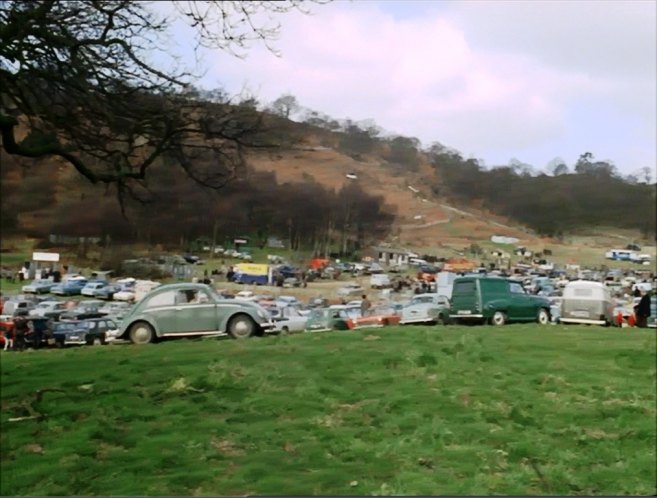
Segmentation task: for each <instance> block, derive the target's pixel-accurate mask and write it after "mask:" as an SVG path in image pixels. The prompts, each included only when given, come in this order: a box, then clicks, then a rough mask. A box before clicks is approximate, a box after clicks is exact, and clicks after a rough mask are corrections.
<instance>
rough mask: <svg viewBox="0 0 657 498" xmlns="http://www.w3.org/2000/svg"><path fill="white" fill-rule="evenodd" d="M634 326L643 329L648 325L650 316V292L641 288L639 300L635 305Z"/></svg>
mask: <svg viewBox="0 0 657 498" xmlns="http://www.w3.org/2000/svg"><path fill="white" fill-rule="evenodd" d="M635 314H636V326H637V327H639V328H642V329H645V328H646V327H647V326H648V317H649V316H650V294H649V293H647V292H646V291H644V290H641V301H639V304H637V305H636V308H635Z"/></svg>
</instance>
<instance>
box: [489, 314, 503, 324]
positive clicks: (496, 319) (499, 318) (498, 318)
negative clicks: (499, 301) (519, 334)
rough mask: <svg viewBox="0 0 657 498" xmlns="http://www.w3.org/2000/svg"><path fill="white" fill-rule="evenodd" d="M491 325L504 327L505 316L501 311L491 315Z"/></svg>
mask: <svg viewBox="0 0 657 498" xmlns="http://www.w3.org/2000/svg"><path fill="white" fill-rule="evenodd" d="M490 323H491V324H492V325H497V326H499V325H504V324H505V323H506V315H505V314H504V313H502V312H501V311H496V312H495V313H493V317H492V318H491V319H490Z"/></svg>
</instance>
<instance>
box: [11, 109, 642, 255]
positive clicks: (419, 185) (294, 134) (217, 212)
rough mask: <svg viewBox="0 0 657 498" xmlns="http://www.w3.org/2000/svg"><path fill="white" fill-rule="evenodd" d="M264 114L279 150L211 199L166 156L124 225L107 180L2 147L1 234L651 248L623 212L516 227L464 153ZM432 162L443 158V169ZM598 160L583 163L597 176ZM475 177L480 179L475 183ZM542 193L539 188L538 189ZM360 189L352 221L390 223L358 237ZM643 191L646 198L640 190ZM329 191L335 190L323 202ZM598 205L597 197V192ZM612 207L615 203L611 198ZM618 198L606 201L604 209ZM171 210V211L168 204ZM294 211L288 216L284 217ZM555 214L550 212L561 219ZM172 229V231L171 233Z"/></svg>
mask: <svg viewBox="0 0 657 498" xmlns="http://www.w3.org/2000/svg"><path fill="white" fill-rule="evenodd" d="M263 116H265V118H264V119H265V120H266V122H267V130H266V133H269V136H270V138H271V140H272V141H273V142H275V143H276V144H277V145H276V146H275V147H273V148H271V147H270V148H266V149H259V148H256V149H254V150H250V151H249V152H248V153H247V154H246V156H245V158H246V166H247V168H246V170H245V171H243V172H242V173H241V175H242V181H241V182H237V183H235V182H233V183H231V184H229V185H228V186H227V187H226V188H225V189H223V190H222V191H220V193H219V195H218V196H216V197H212V196H208V195H206V194H207V192H204V191H203V189H201V188H200V187H198V186H197V185H195V184H193V182H191V181H190V180H189V179H188V178H186V177H185V176H184V175H183V174H182V170H181V169H180V168H177V167H175V163H173V162H172V161H171V160H170V159H169V160H163V161H159V162H158V164H157V165H155V168H154V170H153V171H151V180H150V181H149V182H147V183H148V185H149V187H148V188H149V189H150V190H151V193H152V194H153V195H154V199H155V203H153V204H152V205H151V207H150V208H148V209H146V210H143V209H142V210H141V211H139V209H138V210H137V211H133V212H132V214H131V215H130V217H129V219H128V220H124V221H122V219H121V215H120V211H119V206H118V203H117V202H116V198H115V195H116V194H115V190H113V189H112V187H109V188H107V187H104V186H92V185H90V184H89V183H88V182H86V181H85V180H84V179H83V178H82V177H80V176H79V175H78V174H77V173H76V172H75V170H73V168H71V167H70V166H67V165H65V164H63V163H62V162H60V161H57V160H54V159H49V158H46V159H41V160H38V161H31V160H29V159H25V158H17V157H13V156H7V155H6V154H4V152H3V153H1V154H2V155H1V159H2V161H1V166H2V169H1V173H2V192H1V193H2V230H3V234H6V233H8V232H11V233H12V234H14V235H19V236H21V235H30V236H35V237H45V236H47V234H50V233H58V234H62V235H73V236H90V235H93V236H96V235H101V236H102V235H111V237H112V238H113V239H121V238H123V240H126V241H127V240H130V237H136V238H137V240H139V241H141V242H146V243H150V242H151V241H154V242H155V241H157V240H158V234H157V229H158V228H159V229H160V230H162V229H163V227H164V228H166V231H167V233H169V234H170V240H169V242H171V241H173V240H175V241H181V242H180V243H181V244H182V240H191V239H193V238H195V237H198V236H201V235H203V236H210V235H211V232H212V224H213V223H214V224H215V229H218V231H219V237H220V239H224V238H230V237H231V236H236V235H238V234H242V233H244V231H245V230H247V231H248V230H250V229H254V230H257V231H258V233H257V234H255V233H254V234H253V235H257V236H258V237H259V238H263V237H266V236H267V235H278V236H281V237H286V236H288V235H289V237H290V239H289V240H290V243H292V240H293V237H294V234H293V233H292V232H293V231H297V232H298V231H304V233H305V232H308V230H313V231H314V232H316V233H313V234H312V235H311V236H310V237H309V238H306V239H304V240H303V241H301V240H300V239H298V237H297V239H298V240H299V242H298V244H301V245H305V246H306V248H307V249H309V248H313V247H314V248H315V250H317V249H318V248H324V249H322V251H325V250H326V248H327V247H328V246H327V244H330V245H331V246H332V247H333V248H336V247H343V248H344V247H347V245H348V244H347V242H349V241H351V242H353V241H354V240H355V238H356V237H357V240H358V242H363V241H367V243H368V244H370V245H371V244H378V243H387V244H390V245H392V246H395V247H404V248H407V249H412V250H416V251H419V252H423V253H428V254H438V253H441V254H439V255H443V254H445V255H449V254H451V253H453V252H459V251H463V249H465V248H467V247H469V246H470V245H472V244H477V245H480V246H481V247H484V248H487V247H489V248H494V247H496V245H495V244H492V243H490V238H491V236H492V235H504V236H510V237H515V238H517V239H519V242H518V245H524V246H527V247H529V248H531V249H538V250H542V249H543V248H546V247H550V248H554V247H555V246H562V247H563V249H562V250H561V251H559V252H560V254H562V255H564V258H565V260H567V261H571V260H573V261H574V260H576V259H577V256H578V254H580V253H581V251H582V250H584V251H585V252H586V251H587V250H589V249H590V253H591V257H592V259H593V260H598V259H599V255H600V254H601V253H602V250H603V249H605V248H609V247H610V246H624V245H625V244H627V243H628V242H631V241H634V242H638V243H639V244H641V245H642V246H649V247H648V248H647V249H646V252H649V253H651V252H652V253H654V247H652V246H654V241H652V240H650V239H649V238H647V237H646V236H645V232H644V235H642V233H641V232H640V231H639V230H638V229H637V230H634V229H627V228H625V229H620V228H614V226H616V227H617V226H619V225H622V224H623V218H625V219H628V218H627V216H626V215H625V214H620V212H619V214H618V216H612V217H611V218H609V219H608V223H604V225H605V226H602V225H601V224H596V223H590V224H587V225H584V226H585V227H586V228H582V224H581V222H580V225H579V226H578V227H577V230H575V231H570V232H569V233H562V234H560V237H559V239H555V238H544V237H541V236H539V235H538V234H537V233H536V232H535V231H534V230H531V229H530V228H528V226H526V225H523V224H521V223H519V222H518V221H517V219H520V218H522V217H517V216H514V217H513V218H512V217H509V216H506V217H505V216H501V215H500V214H499V212H492V210H491V209H485V206H487V205H488V206H491V205H495V203H492V204H491V203H490V202H485V200H486V195H488V196H489V197H490V192H491V188H492V187H491V185H485V184H484V183H486V182H488V180H489V177H493V178H492V180H491V181H493V180H494V181H498V182H499V179H497V180H495V178H494V175H496V174H497V173H490V174H489V173H488V172H486V171H482V170H480V169H479V167H478V166H476V165H475V166H474V169H472V168H473V165H472V160H467V161H466V160H463V159H462V158H461V157H460V156H459V155H458V154H456V155H454V154H453V153H452V152H444V151H445V150H447V149H440V150H439V151H438V152H436V151H433V150H432V151H428V152H427V151H420V150H419V147H418V144H417V143H415V142H413V140H412V139H407V138H404V137H396V138H392V139H388V138H373V137H371V136H370V135H368V132H367V131H364V130H361V129H360V128H358V127H357V126H354V125H353V124H351V125H349V126H346V127H344V129H342V130H337V131H336V130H327V129H325V128H321V127H317V126H314V125H311V124H308V123H295V122H291V121H289V120H286V119H283V118H280V117H277V116H273V115H268V114H264V115H263ZM455 158H456V159H455ZM440 161H445V162H446V164H445V165H439V164H438V163H440ZM198 163H199V164H202V165H203V167H204V168H210V167H212V161H211V159H210V158H208V159H205V158H200V159H198ZM598 164H600V163H593V164H592V166H591V167H592V168H593V172H594V173H595V167H596V165H598ZM507 169H508V168H507ZM497 171H501V172H502V173H503V174H506V175H507V176H506V177H504V176H502V177H501V179H502V183H501V184H500V183H497V187H495V188H498V190H496V191H495V192H496V195H497V196H498V197H499V196H501V197H502V198H504V197H505V196H506V195H513V194H516V197H517V190H518V188H522V186H523V185H524V184H522V183H518V184H516V192H505V189H504V188H502V189H499V185H502V187H504V185H505V183H504V182H505V181H507V180H508V181H518V182H522V181H527V177H522V176H517V175H515V173H511V175H510V176H509V172H508V171H506V172H504V168H503V169H501V170H497ZM470 172H472V174H470ZM347 175H349V177H351V178H349V177H348V176H347ZM450 175H451V176H450ZM486 175H488V176H486ZM569 176H570V177H571V178H568V177H559V178H558V179H555V178H550V177H544V178H547V181H551V180H558V181H559V182H561V183H560V184H559V185H563V186H566V187H570V186H571V184H572V185H579V187H578V188H580V189H581V185H583V184H584V185H585V184H586V181H588V179H587V178H585V177H584V175H569ZM464 178H465V180H464ZM596 178H597V179H598V180H599V175H598V177H596V176H591V179H592V180H596ZM529 180H531V178H530V179H529ZM539 180H540V179H539ZM603 180H604V176H603ZM450 181H451V182H452V183H449V182H450ZM541 181H542V180H541ZM613 181H616V182H621V186H622V187H623V188H625V187H627V188H628V189H633V188H635V186H633V185H631V184H625V183H623V180H622V179H618V178H613ZM249 182H250V183H249ZM477 182H482V184H480V185H479V186H478V185H477ZM297 187H298V188H297ZM528 188H532V189H536V188H538V189H539V192H540V188H541V186H540V185H539V186H538V187H537V186H536V185H534V184H532V185H528ZM638 188H639V189H640V188H641V187H638ZM313 189H314V190H313ZM317 189H320V190H317ZM321 189H324V190H321ZM350 189H351V190H350ZM354 189H355V190H354ZM506 190H510V189H506ZM544 191H545V189H543V192H541V193H542V194H544V193H545V192H544ZM363 192H364V193H365V194H368V195H370V196H374V197H378V198H380V201H376V202H377V203H378V204H377V207H376V208H372V204H371V202H372V200H371V199H370V200H368V199H364V200H363V199H359V201H360V202H361V206H360V209H361V211H359V213H360V214H359V216H361V217H362V218H361V219H360V221H358V220H357V221H358V223H359V224H363V223H364V224H366V225H367V224H370V225H371V224H373V223H376V222H377V220H380V219H385V217H382V216H381V215H382V214H384V212H387V213H389V215H391V217H392V218H391V220H392V222H391V227H390V228H389V229H388V228H385V229H381V228H380V227H379V228H376V229H373V230H372V231H371V232H370V233H369V234H366V236H365V237H362V234H361V233H360V230H361V229H360V228H357V227H355V226H354V225H352V226H351V227H350V226H349V220H348V218H349V212H348V209H347V212H340V209H341V206H340V203H343V204H344V203H348V202H349V200H350V199H351V197H350V196H351V195H352V194H354V193H356V194H358V195H361V193H363ZM642 192H644V194H642V195H643V196H644V201H643V202H644V203H645V200H646V196H645V189H644V191H642ZM547 194H548V195H547V196H544V197H552V198H550V199H549V202H548V204H545V203H543V204H540V203H536V204H535V205H534V206H532V205H526V206H524V207H523V206H522V204H521V208H522V209H523V210H524V212H525V213H527V212H532V211H534V212H537V213H539V212H542V213H548V214H547V216H548V217H549V216H550V214H549V213H550V212H551V211H550V210H551V209H554V208H555V206H556V207H557V208H558V207H560V205H559V203H561V205H562V206H561V207H563V205H564V204H569V203H570V202H571V201H570V200H569V199H568V198H566V197H563V195H561V197H559V195H560V194H563V192H557V193H556V195H554V196H553V195H552V194H550V192H547ZM327 195H328V196H329V197H330V196H331V195H332V196H333V197H332V198H330V199H329V198H328V197H327ZM569 195H571V196H572V195H575V194H573V193H570V194H569ZM619 195H620V194H619ZM622 195H625V191H623V193H622ZM231 196H233V197H231ZM313 196H314V197H317V198H319V197H321V198H322V199H323V200H321V201H319V204H315V208H314V209H316V210H317V209H320V210H321V209H329V206H330V209H331V210H332V211H331V213H329V214H328V216H327V217H326V216H325V217H323V218H322V217H318V216H314V217H312V216H308V214H309V212H304V210H306V209H310V207H309V206H311V204H312V202H309V200H310V201H312V199H313ZM234 197H239V203H237V204H236V203H235V202H233V201H231V200H230V199H232V198H234ZM525 197H527V195H525ZM617 197H618V196H617ZM621 198H625V197H622V196H621ZM327 199H329V200H327ZM489 200H490V199H489ZM544 200H545V199H544ZM322 202H324V204H322ZM327 202H328V203H329V204H327ZM336 202H337V204H336ZM368 202H369V203H370V204H368ZM523 202H524V201H523ZM587 202H588V205H589V206H594V203H593V204H592V203H591V202H589V201H588V200H587V199H583V202H582V205H581V206H577V209H578V210H579V213H582V212H587V209H588V212H591V211H592V210H593V211H594V210H595V207H586V206H587V204H586V203H587ZM595 202H598V203H599V202H600V199H596V200H595ZM614 202H615V203H616V204H618V202H619V201H618V198H617V199H615V200H614ZM614 202H611V201H610V203H609V204H610V206H611V209H612V210H613V209H614V206H615V204H614ZM648 202H650V201H648ZM295 203H299V204H298V205H295ZM301 203H303V204H301ZM623 204H624V205H625V207H624V208H623V209H627V206H629V209H632V208H633V204H632V203H623ZM135 206H136V205H135ZM172 206H175V208H173V209H172ZM295 206H296V207H295ZM368 206H369V207H368ZM342 207H343V208H344V206H342ZM516 208H517V206H516ZM140 209H141V208H140ZM363 209H364V210H365V211H362V210H363ZM368 209H369V210H370V211H368ZM634 209H635V210H636V209H638V208H636V207H634ZM295 211H296V212H295ZM343 211H344V210H343ZM507 211H508V209H507ZM653 211H654V209H653ZM555 213H556V211H555ZM304 214H305V215H306V216H304ZM293 216H294V217H295V220H292V217H293ZM578 216H581V214H579V215H578ZM336 217H338V218H340V217H342V218H341V219H340V220H339V223H342V224H341V225H338V226H335V225H333V228H331V223H334V222H335V220H336ZM554 217H555V218H558V217H559V214H555V215H554ZM304 218H305V219H304ZM261 219H266V220H265V221H264V222H263V223H258V226H257V227H256V225H255V222H254V220H261ZM211 220H221V223H220V224H218V225H217V221H214V222H212V221H211ZM352 221H353V220H352ZM290 223H293V225H294V226H292V225H290ZM385 223H388V222H387V221H386V222H385ZM121 224H122V226H119V225H121ZM320 224H321V226H320ZM607 226H610V227H612V228H607ZM117 227H118V228H117ZM172 227H175V229H174V230H172ZM288 227H289V230H288ZM272 230H273V231H272ZM288 231H289V233H287V232H288ZM160 233H161V232H160ZM326 240H328V242H326ZM345 244H347V245H345ZM300 248H301V247H300V246H298V247H296V248H295V249H300ZM505 249H509V248H508V247H507V248H505ZM580 255H581V254H580Z"/></svg>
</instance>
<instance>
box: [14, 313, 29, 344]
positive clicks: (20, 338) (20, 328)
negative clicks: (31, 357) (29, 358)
mask: <svg viewBox="0 0 657 498" xmlns="http://www.w3.org/2000/svg"><path fill="white" fill-rule="evenodd" d="M27 332H28V325H27V320H26V319H25V318H23V317H22V316H17V317H16V319H15V320H14V350H16V351H25V335H26V334H27Z"/></svg>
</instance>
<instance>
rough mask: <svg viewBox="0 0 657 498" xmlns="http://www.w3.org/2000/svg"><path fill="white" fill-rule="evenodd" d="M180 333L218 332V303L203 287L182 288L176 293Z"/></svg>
mask: <svg viewBox="0 0 657 498" xmlns="http://www.w3.org/2000/svg"><path fill="white" fill-rule="evenodd" d="M176 318H177V321H178V333H181V334H184V333H189V334H192V333H201V332H216V331H217V330H218V329H219V323H218V316H217V305H216V304H215V302H214V300H213V299H212V297H211V296H210V295H209V294H208V293H207V292H206V291H204V290H202V289H189V290H180V291H178V293H177V295H176Z"/></svg>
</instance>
